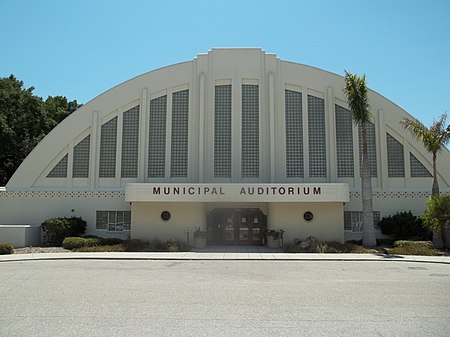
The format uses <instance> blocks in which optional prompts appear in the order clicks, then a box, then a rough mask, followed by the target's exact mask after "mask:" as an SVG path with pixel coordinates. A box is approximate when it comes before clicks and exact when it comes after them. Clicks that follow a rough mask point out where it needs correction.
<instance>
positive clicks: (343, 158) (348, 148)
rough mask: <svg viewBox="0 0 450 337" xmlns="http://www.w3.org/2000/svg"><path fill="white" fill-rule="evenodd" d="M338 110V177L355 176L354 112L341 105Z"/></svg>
mask: <svg viewBox="0 0 450 337" xmlns="http://www.w3.org/2000/svg"><path fill="white" fill-rule="evenodd" d="M335 111H336V159H337V176H338V178H353V177H354V176H355V171H354V167H355V163H354V159H353V117H352V112H351V111H350V110H347V109H345V108H343V107H341V106H339V105H335Z"/></svg>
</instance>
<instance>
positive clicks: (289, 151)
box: [284, 90, 304, 178]
mask: <svg viewBox="0 0 450 337" xmlns="http://www.w3.org/2000/svg"><path fill="white" fill-rule="evenodd" d="M284 96H285V100H284V102H285V103H284V104H285V106H284V111H285V115H286V116H285V117H286V118H285V119H286V176H287V177H288V178H303V177H304V168H303V117H302V116H303V111H302V93H301V92H296V91H291V90H285V92H284Z"/></svg>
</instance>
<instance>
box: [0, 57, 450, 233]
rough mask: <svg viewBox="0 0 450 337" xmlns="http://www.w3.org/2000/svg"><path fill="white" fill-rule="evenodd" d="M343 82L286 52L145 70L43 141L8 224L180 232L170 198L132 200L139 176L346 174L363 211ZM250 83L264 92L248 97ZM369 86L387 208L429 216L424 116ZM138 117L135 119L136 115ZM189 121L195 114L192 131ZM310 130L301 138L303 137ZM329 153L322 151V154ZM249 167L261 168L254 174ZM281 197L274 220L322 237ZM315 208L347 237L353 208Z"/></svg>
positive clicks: (9, 205)
mask: <svg viewBox="0 0 450 337" xmlns="http://www.w3.org/2000/svg"><path fill="white" fill-rule="evenodd" d="M87 80H91V79H87ZM218 86H230V87H229V88H230V90H231V94H230V101H229V105H230V106H229V114H230V120H229V121H228V122H229V123H231V124H230V125H231V128H230V134H229V135H228V136H227V137H226V141H225V143H226V142H229V149H228V148H227V146H228V144H225V145H227V146H224V147H223V150H224V153H225V154H224V155H223V158H222V159H225V160H224V161H225V162H226V161H227V160H228V159H229V162H230V173H229V175H227V174H225V175H220V174H216V171H215V165H216V166H217V160H216V159H217V158H216V156H217V153H218V152H219V151H218V145H217V144H218V143H220V141H221V140H220V139H218V138H219V137H218V136H217V134H218V133H219V130H218V129H217V128H220V127H221V125H218V124H217V123H216V119H217V120H218V118H219V117H220V116H219V115H218V114H219V113H221V112H218V109H217V108H218V106H219V105H220V103H219V101H218V100H217V99H216V93H217V91H216V88H217V87H218ZM343 86H344V79H343V77H342V76H338V75H336V74H332V73H329V72H327V71H324V70H320V69H317V68H314V67H310V66H306V65H302V64H298V63H293V62H286V61H282V60H280V59H278V58H277V57H276V55H274V54H270V53H266V52H264V51H263V50H261V49H257V48H237V49H213V50H211V51H209V52H208V53H206V54H199V55H198V56H197V57H195V58H194V59H193V60H192V61H189V62H183V63H179V64H175V65H170V66H168V67H164V68H161V69H157V70H154V71H151V72H148V73H146V74H142V75H140V76H138V77H136V78H133V79H131V80H129V81H126V82H124V83H122V84H120V85H118V86H116V87H114V88H112V89H110V90H108V91H106V92H105V93H103V94H101V95H99V96H98V97H96V98H95V99H93V100H92V101H90V102H88V103H86V104H85V105H83V106H82V107H81V108H80V109H78V110H77V111H76V112H74V113H73V114H71V115H70V116H69V117H68V118H66V119H65V120H64V121H63V122H62V123H60V124H59V125H58V126H57V127H56V128H54V129H53V130H52V131H51V132H50V133H49V134H48V135H47V136H46V137H45V138H44V139H43V140H42V141H41V143H40V144H39V145H38V146H37V147H36V148H35V149H34V150H33V151H32V152H31V153H30V154H29V156H28V157H27V158H26V159H25V160H24V162H23V163H22V165H21V166H20V167H19V169H18V170H17V171H16V173H15V174H14V176H13V177H12V178H11V180H10V181H9V182H8V184H7V186H6V189H4V190H0V224H40V223H41V222H42V221H43V220H45V219H47V218H50V217H53V216H71V215H77V216H82V217H83V218H84V219H85V220H87V221H88V226H89V227H88V228H89V229H88V231H89V234H100V235H103V236H122V237H127V236H128V235H132V236H133V237H140V236H141V237H144V236H145V237H146V236H148V235H149V234H151V233H154V229H155V228H157V229H158V230H161V233H162V234H164V235H166V234H167V236H170V235H176V236H177V237H179V235H180V234H179V232H180V228H177V229H174V230H173V231H172V229H170V228H171V227H167V228H166V227H164V226H163V224H162V223H158V222H157V220H158V217H159V215H158V214H157V212H158V207H160V206H161V205H159V204H157V203H155V204H152V205H150V206H148V205H147V206H148V209H147V208H143V207H144V206H142V205H141V204H133V205H132V206H130V204H128V203H126V202H125V200H124V190H125V186H127V184H129V183H143V184H147V183H148V184H151V183H190V184H196V183H216V184H219V183H237V184H245V183H321V184H326V183H345V184H348V186H349V188H350V192H351V194H352V196H351V200H350V202H348V203H346V204H345V206H344V211H360V210H361V208H362V207H361V203H360V196H359V192H360V190H361V179H360V155H359V135H358V134H359V132H358V128H357V127H356V126H354V125H353V124H352V123H350V124H349V123H348V121H347V122H345V121H343V120H340V121H337V119H338V118H339V117H337V112H338V114H342V113H344V114H345V110H346V109H347V110H348V105H347V103H346V100H345V97H344V96H343V92H342V87H343ZM249 89H251V90H253V91H252V92H253V94H248V93H247V94H244V92H247V91H248V90H249ZM288 91H289V92H292V93H295V95H294V96H295V97H297V98H300V99H301V101H299V102H300V103H298V106H296V107H295V109H297V110H299V111H300V110H301V116H300V117H298V118H299V120H297V122H301V127H297V129H296V126H295V125H294V126H293V128H292V129H289V128H290V127H291V126H292V125H288V124H289V123H291V122H292V120H295V118H297V117H295V113H294V115H292V116H288V117H287V115H286V109H287V105H289V104H291V103H292V102H291V103H290V102H289V99H288V98H287V94H286V93H287V92H288ZM255 92H256V93H257V95H256V97H255V96H254V93H255ZM246 95H247V96H246ZM252 95H253V96H252ZM368 95H369V101H370V104H371V106H372V113H373V126H372V129H371V130H372V131H373V133H372V136H373V137H374V144H375V147H374V148H373V147H372V150H371V151H372V153H373V158H375V159H376V160H375V162H374V167H373V168H374V173H375V174H374V176H373V178H372V183H373V191H374V209H375V210H379V211H380V213H381V216H386V215H390V214H395V213H396V212H400V211H407V210H411V211H412V212H413V213H414V214H420V213H421V212H422V211H423V209H424V200H425V199H426V198H427V196H428V195H429V193H430V191H431V184H432V178H431V176H426V174H425V176H420V174H419V175H417V174H416V173H414V172H415V171H414V167H413V165H412V164H411V163H412V162H411V159H410V156H414V158H415V160H416V161H417V162H419V163H420V165H422V166H423V170H425V171H428V172H432V163H431V155H430V154H429V153H428V152H427V151H426V150H425V149H424V147H423V146H422V145H421V144H420V143H419V142H417V141H415V140H414V139H413V138H412V137H411V135H410V134H409V133H408V132H406V131H405V130H404V129H403V128H402V126H401V125H400V123H399V121H400V120H401V119H402V118H405V117H409V118H411V117H412V116H410V115H409V114H408V113H407V112H406V111H404V110H402V109H401V108H400V107H398V106H397V105H395V104H394V103H392V102H391V101H389V100H388V99H386V98H384V97H383V96H381V95H379V94H378V93H376V92H374V91H372V90H369V92H368ZM180 97H182V98H181V99H180ZM161 102H162V103H161ZM291 105H292V104H291ZM294 105H295V104H294ZM318 107H319V108H318ZM158 109H159V110H158ZM224 109H225V110H226V109H228V106H226V107H225V108H224ZM295 109H294V110H295ZM219 110H220V109H219ZM222 110H223V109H222ZM297 110H295V111H297ZM227 111H228V110H227ZM295 111H294V112H295ZM131 115H132V116H134V117H133V118H134V120H133V119H129V116H131ZM227 118H228V117H227ZM224 120H225V121H226V118H225V119H224ZM297 122H295V123H297ZM341 122H342V125H344V126H343V127H345V125H347V127H346V128H347V129H346V133H345V134H346V135H351V136H350V137H351V138H350V139H349V141H348V142H347V143H345V144H344V145H342V144H343V143H339V145H338V144H337V143H338V142H337V137H341V133H340V131H341V129H339V130H337V129H336V124H337V123H341ZM183 123H187V128H186V124H183ZM295 123H294V124H295ZM345 123H347V124H345ZM255 125H257V126H256V127H255ZM340 125H341V124H340ZM215 128H216V129H215ZM288 129H289V130H288ZM292 130H294V131H292ZM300 130H301V135H298V136H297V135H296V133H298V132H299V131H300ZM338 131H339V132H338ZM227 132H228V131H227ZM289 132H291V133H289ZM250 133H251V134H252V135H251V136H249V134H250ZM155 134H160V135H161V136H160V138H158V137H156V138H155V139H154V138H152V137H155ZM289 135H290V136H289ZM291 136H292V137H294V138H295V139H296V140H299V142H300V143H301V144H300V145H299V146H298V148H296V147H295V146H294V147H292V146H290V145H288V144H287V143H288V141H287V137H291ZM152 141H154V143H152V145H151V146H150V145H149V144H150V143H151V142H152ZM186 142H187V148H186V147H185V146H184V145H185V143H186ZM222 143H223V140H222ZM80 144H83V145H80ZM291 145H292V144H291ZM342 149H344V150H342ZM289 151H294V152H295V151H300V152H301V156H302V157H301V159H299V160H298V161H297V162H298V165H302V166H303V167H302V170H299V171H298V172H300V171H301V173H298V174H297V173H295V172H296V171H297V170H295V167H294V169H293V168H292V167H291V168H288V164H287V162H288V159H289V158H288V157H289V156H290V155H291V154H289V153H288V152H289ZM339 151H344V152H339ZM345 151H347V153H346V152H345ZM349 151H350V152H351V154H352V156H351V159H349V161H350V162H349V163H348V165H347V166H346V167H347V168H348V167H352V168H353V172H352V173H351V174H349V175H345V174H344V175H342V173H339V170H338V165H337V161H338V157H339V158H342V156H346V155H347V159H348V158H349V157H348V156H349V154H348V152H349ZM186 152H187V154H186ZM180 153H181V154H180ZM172 156H174V157H172ZM176 156H178V157H176ZM294 157H295V156H294ZM318 157H321V159H320V160H317V159H318ZM149 158H150V159H149ZM155 158H156V159H155ZM174 158H175V159H174ZM180 158H181V159H180ZM255 158H256V159H255ZM185 159H186V160H187V162H185ZM291 159H292V158H291ZM294 159H295V158H294ZM158 160H159V161H160V162H159V163H156V162H157V161H158ZM289 160H290V159H289ZM293 162H295V160H294V161H293ZM179 163H182V164H179ZM154 164H155V165H156V164H157V167H156V168H154V167H153V166H152V165H154ZM130 165H131V166H133V165H135V167H130ZM177 165H179V166H180V167H181V166H182V169H180V167H177ZM243 165H246V167H247V168H246V169H245V170H247V171H248V172H250V171H251V172H253V173H252V174H248V172H247V171H245V170H243ZM296 165H297V164H296ZM123 166H124V167H125V166H126V168H124V167H123ZM185 168H186V170H185ZM154 170H156V171H154ZM341 170H342V168H341ZM244 171H245V172H247V173H245V172H244ZM343 171H345V170H343ZM419 171H420V170H419ZM150 172H159V173H158V174H153V173H150ZM243 172H244V173H243ZM254 172H256V174H255V173H254ZM438 181H439V185H440V188H441V192H442V193H450V152H449V151H448V150H447V149H443V151H441V152H440V154H439V156H438ZM33 193H35V194H33ZM251 201H252V200H249V202H251ZM178 205H181V206H180V207H179V208H178ZM191 205H194V206H193V209H194V211H195V212H194V213H190V212H192V210H189V212H188V210H186V214H187V215H186V217H187V218H186V219H187V220H186V223H187V224H188V225H192V226H198V225H199V224H203V225H204V222H203V223H202V222H201V220H200V217H199V214H200V213H201V210H203V211H202V212H203V213H202V214H203V215H202V217H201V218H202V219H204V218H205V216H204V213H205V209H204V208H205V207H206V208H208V207H209V206H200V204H195V203H191ZM271 205H272V206H273V207H274V210H273V212H270V211H268V214H270V213H272V217H273V216H274V214H277V216H276V217H275V218H273V220H274V221H273V222H270V223H273V224H274V225H278V222H279V221H282V222H283V223H285V226H286V227H287V228H289V229H290V230H292V234H288V233H286V235H288V236H290V235H291V236H292V237H295V236H296V235H299V236H301V235H306V233H307V231H302V230H300V229H299V228H309V229H311V233H310V234H311V235H313V233H318V232H317V230H318V229H317V228H318V227H319V226H317V227H314V226H311V225H312V224H307V225H306V224H305V227H303V226H301V227H296V225H295V224H296V222H295V221H297V220H296V217H295V216H294V215H295V214H294V211H295V210H294V208H293V204H279V205H276V204H271ZM274 205H275V206H274ZM147 206H146V207H147ZM168 206H169V205H167V207H168ZM185 206H186V204H182V203H176V204H172V206H171V209H174V211H173V212H174V214H175V215H176V216H177V217H179V216H180V215H178V214H180V213H179V212H180V210H183V209H185ZM335 206H336V205H335ZM309 207H317V211H318V214H319V215H318V219H317V220H315V221H317V224H318V223H319V221H320V224H321V226H323V229H324V230H323V233H322V232H320V233H319V234H321V235H322V234H323V235H325V236H324V237H325V238H328V237H335V238H336V239H337V240H339V241H341V240H342V236H343V235H344V234H343V233H341V234H340V236H336V235H335V234H336V230H337V229H336V228H338V226H341V223H340V222H342V221H343V219H342V214H341V213H342V212H341V211H342V210H341V211H340V213H339V214H340V218H339V219H338V220H337V221H335V223H334V225H331V222H330V221H329V220H330V219H328V218H327V217H324V216H325V215H322V213H323V212H321V211H320V210H319V205H316V204H315V203H303V204H298V208H300V209H303V208H309ZM320 207H323V205H321V206H320ZM333 207H334V206H333ZM278 208H280V209H283V208H286V209H285V211H286V212H287V213H286V214H289V215H292V216H293V218H290V220H289V221H288V216H287V215H285V216H283V214H282V212H281V211H278ZM130 209H135V210H136V212H132V213H133V214H132V228H131V233H130V232H129V231H124V232H121V233H118V232H111V231H97V230H96V226H95V224H96V212H97V211H99V210H104V211H105V210H111V211H129V210H130ZM208 209H209V208H208ZM72 210H74V211H72ZM149 212H150V213H149ZM134 213H136V214H134ZM142 214H144V215H142ZM145 214H147V215H149V216H150V215H151V216H152V218H151V219H154V220H155V221H156V222H155V223H154V225H153V224H152V225H151V226H150V227H148V225H147V222H146V219H145ZM337 214H338V213H337V211H336V212H335V215H337ZM156 215H158V217H157V216H156ZM334 220H336V219H334ZM203 221H204V220H203ZM315 221H314V222H315ZM180 224H181V222H180ZM322 224H323V225H322ZM135 226H137V228H135ZM152 226H157V227H155V228H154V227H152ZM179 226H181V225H179ZM183 226H184V223H183ZM333 226H334V227H333ZM329 231H330V232H329ZM308 233H309V232H308ZM326 233H329V234H326ZM352 234H355V233H352ZM355 235H356V236H357V235H359V234H357V233H356V234H355ZM307 236H309V235H307Z"/></svg>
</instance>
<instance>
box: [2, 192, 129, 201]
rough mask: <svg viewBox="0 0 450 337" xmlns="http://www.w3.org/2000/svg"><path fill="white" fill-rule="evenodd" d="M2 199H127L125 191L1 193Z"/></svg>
mask: <svg viewBox="0 0 450 337" xmlns="http://www.w3.org/2000/svg"><path fill="white" fill-rule="evenodd" d="M0 198H123V199H124V198H125V192H123V191H103V192H91V191H86V192H84V191H1V192H0Z"/></svg>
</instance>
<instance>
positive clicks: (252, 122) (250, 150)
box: [241, 84, 259, 178]
mask: <svg viewBox="0 0 450 337" xmlns="http://www.w3.org/2000/svg"><path fill="white" fill-rule="evenodd" d="M241 132H242V138H241V140H242V149H241V151H242V153H241V155H242V157H241V175H242V178H258V177H259V86H258V85H250V84H243V85H242V129H241Z"/></svg>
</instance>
